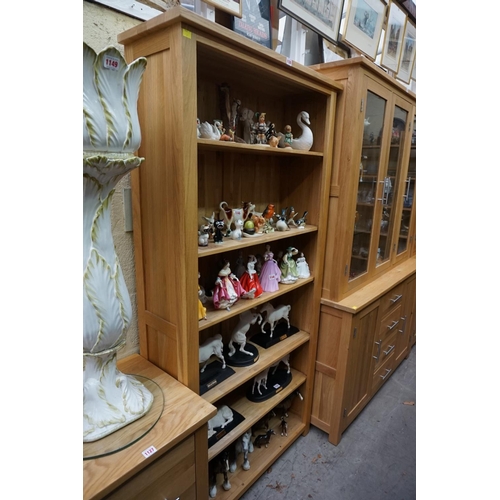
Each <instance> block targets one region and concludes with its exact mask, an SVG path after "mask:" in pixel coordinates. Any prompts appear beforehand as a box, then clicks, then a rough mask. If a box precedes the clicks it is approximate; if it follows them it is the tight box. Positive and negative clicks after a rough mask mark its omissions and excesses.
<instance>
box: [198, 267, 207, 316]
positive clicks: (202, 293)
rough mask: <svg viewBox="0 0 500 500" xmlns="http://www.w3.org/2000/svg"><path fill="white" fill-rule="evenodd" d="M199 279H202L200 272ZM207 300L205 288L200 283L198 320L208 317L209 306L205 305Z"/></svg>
mask: <svg viewBox="0 0 500 500" xmlns="http://www.w3.org/2000/svg"><path fill="white" fill-rule="evenodd" d="M198 279H200V273H198ZM206 301H207V296H206V295H205V289H204V288H203V287H202V286H200V285H199V284H198V321H199V320H201V319H207V308H206V307H205V306H204V305H203V304H204V303H205V302H206Z"/></svg>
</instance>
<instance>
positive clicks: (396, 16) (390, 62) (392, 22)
mask: <svg viewBox="0 0 500 500" xmlns="http://www.w3.org/2000/svg"><path fill="white" fill-rule="evenodd" d="M388 9H389V14H388V16H387V25H386V28H385V35H384V45H383V47H382V58H381V59H380V65H381V66H383V67H384V68H386V69H388V70H390V71H393V72H394V73H397V72H398V71H399V63H400V60H401V53H402V52H403V50H402V49H403V37H404V34H405V29H406V22H407V16H406V14H405V12H404V11H403V9H401V8H400V7H399V6H398V5H397V4H396V3H394V2H393V1H392V0H389V7H388Z"/></svg>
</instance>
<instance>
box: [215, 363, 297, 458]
mask: <svg viewBox="0 0 500 500" xmlns="http://www.w3.org/2000/svg"><path fill="white" fill-rule="evenodd" d="M291 373H292V381H291V382H290V384H289V385H287V386H286V387H285V388H284V389H283V390H282V391H281V392H279V393H278V394H277V395H276V396H274V397H272V398H271V399H268V400H266V401H263V402H262V403H253V402H252V401H249V400H248V399H247V398H246V396H245V395H243V396H239V397H238V394H234V393H233V394H232V395H231V396H232V397H231V398H228V399H227V400H225V401H224V403H225V404H227V405H229V406H230V407H231V408H232V409H233V410H235V411H237V412H238V413H240V414H241V415H243V416H244V417H245V420H244V421H243V422H242V423H241V424H240V425H238V426H236V427H235V428H234V429H233V430H232V431H231V432H229V433H228V434H226V435H225V436H224V437H223V438H222V439H221V440H220V441H218V442H217V443H215V444H214V445H213V446H212V447H211V448H209V449H208V460H212V458H214V457H215V456H216V455H218V454H219V453H220V452H221V451H223V450H224V449H226V448H227V447H228V446H229V445H230V444H231V443H233V442H234V441H235V440H236V439H237V438H238V437H240V436H241V435H242V434H243V433H244V432H246V431H247V430H248V429H250V428H251V427H252V426H253V425H255V424H256V423H257V422H258V421H259V420H260V419H261V418H262V417H263V416H264V415H266V414H267V413H269V412H270V411H271V410H272V409H274V408H275V407H276V406H277V405H278V404H279V403H280V402H281V401H283V400H284V399H285V398H286V397H287V396H289V395H290V394H292V392H293V391H295V390H296V389H298V388H299V387H300V386H301V385H302V384H303V383H304V382H305V381H306V376H305V375H304V374H303V373H301V372H299V371H297V370H294V369H293V368H292V372H291ZM268 463H270V462H268Z"/></svg>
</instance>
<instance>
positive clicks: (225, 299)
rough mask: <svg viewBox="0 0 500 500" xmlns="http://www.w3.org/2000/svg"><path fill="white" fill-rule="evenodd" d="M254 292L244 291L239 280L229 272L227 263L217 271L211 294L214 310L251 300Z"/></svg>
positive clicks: (228, 307) (228, 308)
mask: <svg viewBox="0 0 500 500" xmlns="http://www.w3.org/2000/svg"><path fill="white" fill-rule="evenodd" d="M254 293H255V290H249V291H247V290H245V289H244V288H243V287H242V286H241V283H240V281H239V279H238V278H237V277H236V276H235V275H234V274H233V273H232V272H231V268H230V266H229V262H226V264H225V265H224V267H223V268H222V269H221V270H220V271H219V275H218V277H217V280H216V281H215V288H214V292H213V302H214V307H215V309H227V310H228V311H230V308H231V306H232V305H233V304H234V303H235V302H236V301H237V300H238V299H240V298H241V299H253V297H254Z"/></svg>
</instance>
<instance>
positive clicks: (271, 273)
mask: <svg viewBox="0 0 500 500" xmlns="http://www.w3.org/2000/svg"><path fill="white" fill-rule="evenodd" d="M280 281H281V271H280V268H279V267H278V263H277V262H276V261H275V260H274V254H273V252H271V246H270V245H266V251H265V253H264V264H263V265H262V269H261V271H260V284H261V286H262V290H264V292H276V291H278V290H279V285H278V283H279V282H280Z"/></svg>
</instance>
